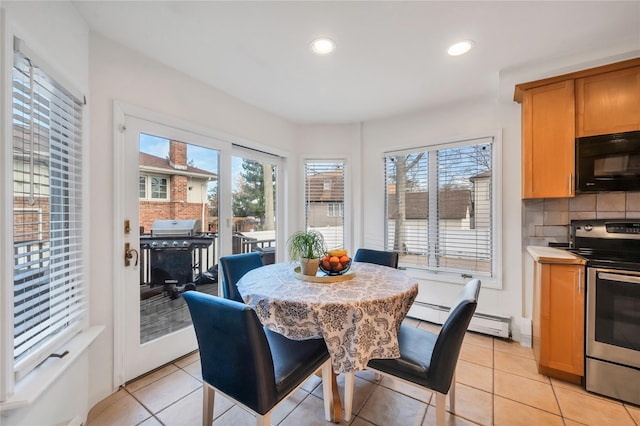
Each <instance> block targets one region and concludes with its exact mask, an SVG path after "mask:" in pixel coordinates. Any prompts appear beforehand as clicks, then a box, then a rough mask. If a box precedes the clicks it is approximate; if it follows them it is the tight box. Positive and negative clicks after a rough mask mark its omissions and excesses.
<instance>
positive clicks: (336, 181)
mask: <svg viewBox="0 0 640 426" xmlns="http://www.w3.org/2000/svg"><path fill="white" fill-rule="evenodd" d="M344 180H345V163H344V161H329V160H307V161H305V191H304V192H305V224H306V229H315V230H317V231H320V232H321V233H322V235H323V236H324V240H325V245H326V247H327V249H329V250H330V249H334V248H342V247H344V193H345V190H344V189H345V184H344Z"/></svg>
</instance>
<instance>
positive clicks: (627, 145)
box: [576, 130, 640, 192]
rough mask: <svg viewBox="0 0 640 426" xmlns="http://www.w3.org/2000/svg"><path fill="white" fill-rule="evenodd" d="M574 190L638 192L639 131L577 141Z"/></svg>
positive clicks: (588, 137) (639, 188) (639, 175)
mask: <svg viewBox="0 0 640 426" xmlns="http://www.w3.org/2000/svg"><path fill="white" fill-rule="evenodd" d="M576 190H577V191H578V192H594V191H640V130H639V131H633V132H625V133H614V134H609V135H598V136H587V137H583V138H577V139H576Z"/></svg>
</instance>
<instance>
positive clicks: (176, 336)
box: [116, 115, 230, 383]
mask: <svg viewBox="0 0 640 426" xmlns="http://www.w3.org/2000/svg"><path fill="white" fill-rule="evenodd" d="M125 128H126V130H125V131H124V135H123V137H122V146H121V147H119V148H120V150H119V153H120V155H118V154H116V162H118V161H121V164H120V165H119V166H118V165H116V168H118V167H119V168H120V170H116V181H117V182H119V185H117V186H119V188H116V198H120V199H119V200H117V202H116V203H117V205H121V208H120V209H119V210H120V211H119V212H117V214H116V220H122V223H123V229H125V228H126V229H128V231H127V230H125V231H123V232H124V235H123V236H121V238H120V236H116V241H118V240H119V238H120V240H122V242H123V246H122V250H123V251H122V253H123V263H122V266H121V269H120V271H119V272H120V274H121V276H122V283H121V284H116V289H117V290H116V295H117V296H116V297H117V298H121V302H122V306H124V308H123V313H122V315H121V316H118V313H116V318H117V319H118V318H120V319H121V320H122V323H121V324H119V325H116V328H119V330H120V335H121V342H120V343H121V345H122V348H121V350H120V351H118V349H117V346H118V345H116V356H118V352H120V353H121V356H122V358H121V364H122V365H121V369H120V371H121V373H120V377H116V380H117V381H118V382H119V383H124V382H126V381H129V380H131V379H133V378H135V377H138V376H140V375H141V374H144V373H146V372H148V371H150V370H152V369H154V368H157V367H159V366H161V365H164V364H166V363H168V362H170V361H172V360H174V359H176V358H179V357H180V356H182V355H185V354H188V353H189V352H191V351H194V350H196V349H197V342H196V339H195V334H194V332H193V326H192V324H191V318H190V315H189V312H188V309H187V306H186V304H185V303H184V300H183V298H182V297H181V294H182V292H184V291H186V290H191V289H195V290H197V291H203V292H206V293H210V294H214V295H217V294H218V282H217V281H218V280H217V268H216V266H217V263H218V258H219V256H220V250H221V247H222V246H226V247H228V246H229V245H230V244H229V243H226V244H225V243H221V241H225V240H226V241H228V240H229V239H230V238H229V237H230V232H229V231H228V230H227V228H226V227H222V229H220V230H219V228H220V227H219V226H218V224H219V217H221V216H220V214H221V213H222V212H221V209H220V205H221V203H219V199H220V196H221V195H223V196H224V194H225V191H224V190H223V191H222V194H221V185H220V182H221V180H222V181H224V180H225V179H224V177H223V178H221V175H222V176H224V173H225V172H224V170H225V168H224V167H223V170H222V173H221V170H220V169H221V165H222V164H223V162H224V158H227V160H226V164H229V163H230V156H229V155H228V154H226V153H228V152H230V144H228V143H224V142H222V141H219V140H216V139H213V138H210V137H205V136H202V135H200V134H196V133H192V132H189V131H186V130H183V129H179V128H176V127H171V126H167V125H164V124H160V123H158V122H154V121H151V120H145V119H141V118H138V117H134V116H128V115H125ZM119 156H120V157H121V158H118V157H119ZM118 173H119V175H118ZM227 186H228V185H227ZM227 194H228V192H227ZM227 196H228V195H227ZM227 204H228V203H227ZM222 210H225V212H226V216H225V217H229V216H230V215H229V212H228V211H226V210H227V209H222ZM116 244H118V243H116ZM127 244H128V245H127ZM116 251H117V250H116ZM125 253H126V254H127V255H126V257H127V258H128V260H129V262H128V263H129V264H128V265H127V262H126V260H125V259H124V257H125ZM116 264H118V262H116ZM119 285H120V287H118V286H119ZM116 309H118V303H117V302H116ZM116 336H118V331H116ZM116 370H118V366H116ZM116 375H117V376H118V375H119V372H118V371H116Z"/></svg>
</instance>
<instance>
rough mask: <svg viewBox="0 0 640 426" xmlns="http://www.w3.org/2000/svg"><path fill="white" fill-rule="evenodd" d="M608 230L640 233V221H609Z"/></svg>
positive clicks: (611, 231)
mask: <svg viewBox="0 0 640 426" xmlns="http://www.w3.org/2000/svg"><path fill="white" fill-rule="evenodd" d="M605 226H606V229H607V232H610V233H615V234H640V222H609V223H606V224H605Z"/></svg>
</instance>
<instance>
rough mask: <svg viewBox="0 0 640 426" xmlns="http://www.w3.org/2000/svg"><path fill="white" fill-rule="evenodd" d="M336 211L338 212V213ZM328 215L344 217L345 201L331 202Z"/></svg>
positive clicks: (328, 206)
mask: <svg viewBox="0 0 640 426" xmlns="http://www.w3.org/2000/svg"><path fill="white" fill-rule="evenodd" d="M336 211H337V213H338V214H336ZM327 216H329V217H344V202H342V203H329V204H328V205H327Z"/></svg>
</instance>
